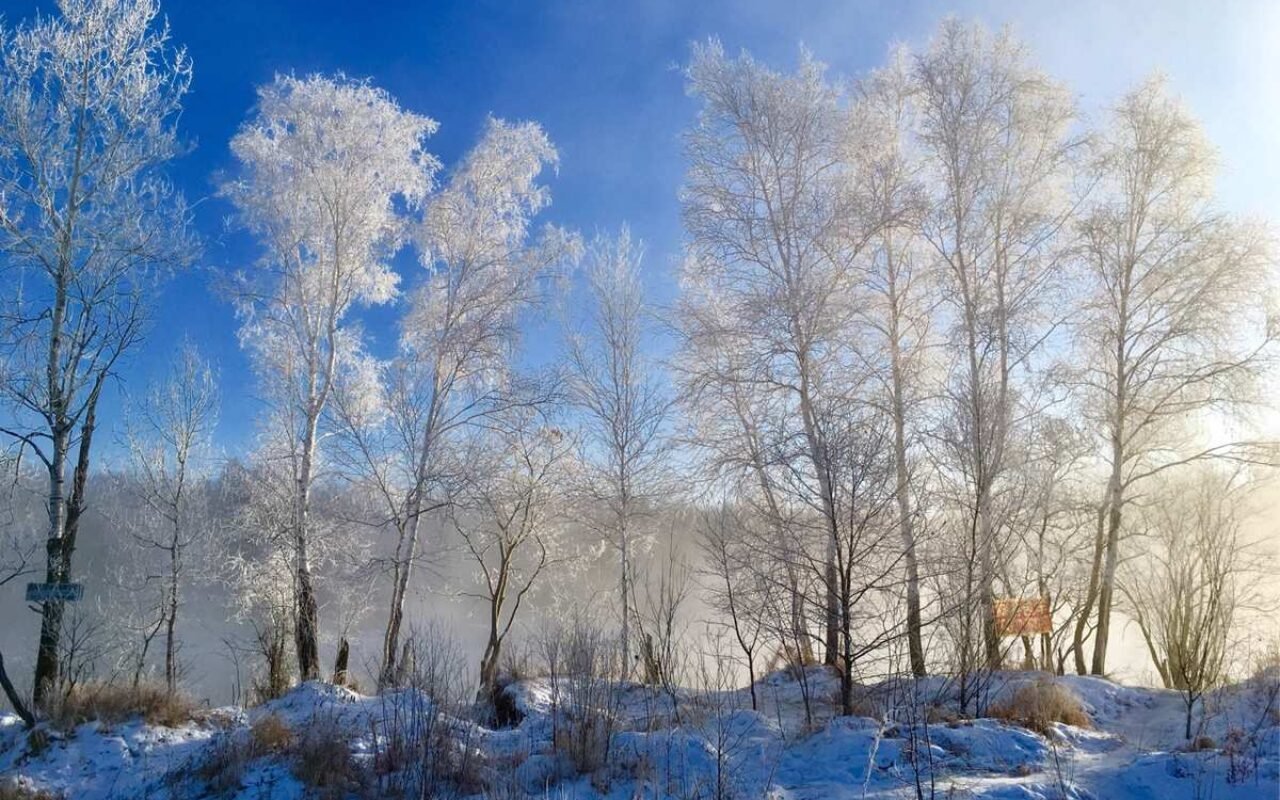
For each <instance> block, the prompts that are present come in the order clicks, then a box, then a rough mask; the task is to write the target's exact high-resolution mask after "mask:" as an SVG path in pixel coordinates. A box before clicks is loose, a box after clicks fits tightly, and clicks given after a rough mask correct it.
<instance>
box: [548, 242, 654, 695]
mask: <svg viewBox="0 0 1280 800" xmlns="http://www.w3.org/2000/svg"><path fill="white" fill-rule="evenodd" d="M642 253H643V248H642V247H641V245H640V243H638V242H633V241H632V239H631V234H630V232H629V231H628V230H627V229H626V228H624V229H623V230H622V232H621V233H620V234H619V235H618V237H617V238H616V239H611V238H608V237H605V236H600V237H597V238H596V240H595V241H594V242H593V243H592V245H591V247H590V249H589V251H588V253H587V266H586V277H587V289H588V292H589V295H590V303H591V305H590V307H589V311H588V317H587V321H586V324H585V325H584V327H583V329H582V330H580V331H577V332H575V333H574V334H573V335H571V336H570V337H569V366H570V379H569V386H570V391H571V393H572V397H573V401H574V403H575V404H576V405H577V407H578V408H579V409H580V411H581V412H582V414H583V418H584V422H583V431H584V440H585V441H584V444H585V454H586V455H585V459H584V461H585V463H586V468H585V469H584V470H583V481H582V491H583V492H584V494H585V496H586V500H587V501H588V502H589V503H591V504H592V505H593V506H595V507H597V508H600V509H602V513H601V514H600V515H599V516H598V517H597V518H595V519H594V520H593V521H592V523H591V524H593V525H595V527H596V528H597V532H598V533H599V535H600V536H601V539H602V540H603V541H604V542H605V543H606V544H607V545H608V547H609V548H610V549H611V550H612V551H613V552H614V553H616V555H617V559H618V604H619V607H618V613H619V621H620V623H621V631H620V635H621V642H620V644H621V648H622V668H623V671H624V672H626V673H629V671H630V670H631V666H632V665H631V645H632V642H631V638H632V635H633V633H634V631H633V625H634V624H635V623H636V607H635V582H636V566H635V558H636V556H637V548H638V547H639V545H640V544H641V543H642V541H643V539H644V536H645V531H644V526H643V522H644V520H645V518H646V516H648V515H650V514H651V513H652V511H653V509H652V504H653V502H654V501H655V500H657V499H658V498H659V497H660V496H661V492H662V489H663V486H664V478H665V477H666V470H667V468H668V466H667V464H666V463H665V461H666V458H667V457H668V455H669V454H670V448H669V442H668V439H667V437H666V433H667V431H666V425H667V421H668V417H669V412H670V409H671V400H670V398H669V397H668V395H667V393H666V391H665V388H664V385H663V383H662V380H661V377H660V376H659V374H658V372H657V369H656V366H655V364H654V361H653V359H652V357H651V356H650V355H649V353H648V351H647V346H646V344H647V343H646V335H647V332H648V325H647V318H646V315H647V314H648V313H649V312H648V309H647V308H646V306H645V300H644V291H643V287H642V286H641V285H640V260H641V256H642Z"/></svg>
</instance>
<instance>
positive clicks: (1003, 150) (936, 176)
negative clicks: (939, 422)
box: [914, 19, 1078, 666]
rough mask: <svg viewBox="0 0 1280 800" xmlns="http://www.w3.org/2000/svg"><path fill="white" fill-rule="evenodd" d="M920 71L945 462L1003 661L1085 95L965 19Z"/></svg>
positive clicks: (938, 41)
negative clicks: (1037, 397) (1020, 486)
mask: <svg viewBox="0 0 1280 800" xmlns="http://www.w3.org/2000/svg"><path fill="white" fill-rule="evenodd" d="M914 72H915V78H916V81H917V82H918V84H919V87H920V90H919V100H918V102H919V114H920V126H919V130H920V143H921V148H922V151H923V154H924V157H925V159H926V165H927V168H928V176H929V182H930V186H931V199H932V209H931V211H930V213H929V214H928V216H927V217H926V219H925V223H924V225H923V231H922V233H923V235H924V237H925V239H926V240H927V241H928V242H929V244H930V245H931V246H932V249H933V251H934V253H935V254H936V255H937V257H938V258H939V260H940V261H941V268H942V270H943V273H944V276H945V286H946V293H945V296H946V297H947V298H948V300H949V304H948V307H949V310H950V318H949V319H950V321H951V323H952V324H951V330H950V333H951V336H950V340H949V342H950V346H949V348H948V352H949V354H950V356H951V358H950V359H949V361H950V373H951V374H950V379H949V381H948V385H947V388H946V391H945V395H946V398H945V402H946V403H947V405H948V411H947V413H948V418H949V421H948V424H947V425H946V426H944V430H943V433H942V439H943V441H944V444H945V447H946V450H948V451H949V455H948V461H949V466H950V468H949V469H948V470H947V471H946V474H948V475H950V476H952V477H953V478H954V481H953V482H954V483H955V485H956V487H957V488H956V491H955V493H954V494H955V497H956V505H957V506H958V507H959V508H960V509H962V512H961V513H960V514H959V515H958V517H957V519H958V520H959V522H958V525H959V527H960V528H962V529H963V531H962V533H961V534H960V538H963V539H965V540H966V541H968V542H969V545H968V547H969V548H970V549H971V550H972V551H973V552H972V554H971V556H972V557H971V558H970V559H967V560H966V563H970V562H972V568H973V576H972V578H973V579H972V580H971V581H966V585H967V586H970V587H971V590H972V593H973V594H974V597H973V598H971V604H972V605H973V606H974V607H975V611H976V614H977V616H978V618H979V625H980V628H981V631H980V635H979V636H980V639H979V636H975V637H974V638H975V640H980V641H981V648H980V649H981V652H982V660H983V661H984V662H985V663H986V664H987V665H991V666H995V665H998V664H999V661H1000V655H1001V654H1000V641H999V637H998V635H997V633H996V628H995V614H994V599H995V588H996V586H995V584H996V576H997V571H998V565H997V563H996V562H997V556H998V551H999V542H1000V541H1002V540H1003V539H1004V538H1006V537H1007V534H1008V531H1007V530H1005V529H1004V527H1005V526H1004V525H1003V524H1002V518H1003V517H1004V515H1003V514H1002V512H1001V510H1000V508H999V505H1000V502H1001V500H1000V495H1001V492H1002V491H1003V489H1004V487H1005V485H1006V484H1007V480H1008V477H1009V474H1010V467H1011V464H1012V459H1013V452H1014V450H1015V441H1016V439H1017V437H1018V435H1019V434H1018V430H1017V428H1018V425H1019V422H1020V420H1022V419H1025V417H1026V414H1025V410H1024V408H1025V403H1026V400H1027V396H1028V395H1027V393H1026V392H1025V391H1024V390H1025V389H1026V386H1025V384H1023V385H1021V386H1020V385H1019V380H1018V379H1019V375H1021V374H1025V372H1026V371H1027V370H1028V369H1029V367H1030V366H1032V361H1031V359H1032V358H1033V356H1034V355H1035V354H1036V353H1037V352H1038V351H1040V349H1041V346H1042V345H1043V344H1044V342H1045V340H1046V337H1047V332H1048V331H1049V330H1051V327H1049V326H1047V325H1046V322H1047V320H1046V316H1045V314H1044V310H1045V307H1046V306H1045V301H1046V300H1047V298H1048V296H1049V294H1048V291H1047V289H1048V288H1049V287H1050V285H1051V282H1052V281H1053V280H1054V279H1055V278H1056V277H1057V276H1058V272H1059V270H1058V268H1059V266H1060V265H1061V264H1062V263H1063V256H1064V252H1065V248H1064V247H1063V244H1064V243H1063V237H1062V236H1061V235H1060V234H1061V233H1062V232H1063V230H1064V229H1065V227H1066V226H1067V224H1068V223H1069V220H1070V218H1071V212H1072V210H1073V209H1072V205H1071V203H1070V202H1068V200H1069V199H1070V195H1069V193H1068V192H1067V191H1066V189H1067V188H1068V185H1069V184H1068V180H1069V178H1070V176H1071V174H1072V173H1071V166H1072V155H1073V153H1075V152H1076V151H1077V150H1078V146H1077V145H1078V140H1076V139H1073V138H1071V137H1070V136H1069V129H1070V126H1071V124H1072V122H1073V120H1074V118H1075V105H1074V101H1073V99H1072V97H1071V94H1070V92H1068V91H1067V89H1066V88H1065V87H1063V86H1061V85H1060V84H1058V83H1056V82H1054V81H1052V80H1051V79H1049V78H1048V77H1047V76H1046V75H1044V74H1043V73H1042V72H1040V71H1039V70H1038V69H1036V68H1035V67H1034V66H1033V65H1032V64H1031V63H1030V58H1029V55H1028V53H1027V51H1026V49H1025V48H1024V47H1023V46H1022V45H1021V44H1019V43H1018V42H1017V41H1015V40H1014V39H1013V38H1012V37H1011V36H1010V35H1009V34H1008V33H1007V32H1006V33H1001V34H998V35H995V36H993V35H991V34H989V33H987V32H986V31H985V30H983V29H982V28H980V27H974V26H969V25H966V24H964V23H961V22H960V21H958V20H954V19H952V20H948V21H946V22H944V23H943V25H942V27H941V30H940V31H939V33H938V34H937V36H936V37H935V38H934V40H933V42H932V43H931V44H930V46H929V47H928V49H927V50H926V51H925V52H923V53H921V54H920V55H919V56H917V58H916V62H915V69H914ZM969 591H970V590H966V594H967V593H969ZM965 602H966V604H970V600H969V599H966V601H965ZM964 630H965V631H968V630H969V625H968V623H966V625H965V626H964ZM965 636H966V637H967V636H968V634H967V633H966V634H965Z"/></svg>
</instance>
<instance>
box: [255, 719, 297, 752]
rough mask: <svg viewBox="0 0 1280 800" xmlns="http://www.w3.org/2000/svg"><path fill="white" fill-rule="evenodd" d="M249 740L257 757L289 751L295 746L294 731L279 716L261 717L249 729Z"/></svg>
mask: <svg viewBox="0 0 1280 800" xmlns="http://www.w3.org/2000/svg"><path fill="white" fill-rule="evenodd" d="M249 740H250V743H251V746H252V749H253V751H254V753H255V754H256V755H267V754H269V753H279V752H283V751H285V750H288V749H289V747H290V745H292V744H293V731H292V730H290V728H289V726H288V724H286V723H285V721H284V720H283V719H281V718H280V715H279V714H267V715H266V716H265V717H260V718H259V719H258V721H257V722H255V723H253V727H251V728H250V729H249Z"/></svg>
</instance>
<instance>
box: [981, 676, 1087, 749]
mask: <svg viewBox="0 0 1280 800" xmlns="http://www.w3.org/2000/svg"><path fill="white" fill-rule="evenodd" d="M990 714H991V716H992V717H995V718H996V719H1002V720H1006V721H1008V722H1013V723H1016V724H1018V725H1021V726H1023V727H1025V728H1029V729H1030V730H1033V731H1036V732H1037V733H1041V734H1044V735H1046V736H1047V735H1049V734H1050V733H1051V732H1052V730H1053V723H1055V722H1061V723H1063V724H1066V725H1073V726H1075V727H1077V728H1089V727H1092V726H1093V722H1092V721H1091V720H1090V719H1089V715H1088V714H1087V713H1085V710H1084V707H1083V706H1082V705H1081V704H1080V698H1078V697H1076V695H1075V693H1073V692H1072V691H1071V690H1069V689H1067V688H1066V687H1064V686H1062V685H1060V684H1057V683H1054V682H1053V681H1047V680H1041V681H1036V682H1035V683H1029V684H1026V685H1024V686H1020V687H1018V689H1017V691H1015V692H1014V693H1013V695H1012V696H1011V697H1009V698H1007V699H1005V700H1002V701H999V702H997V703H996V704H995V705H993V706H992V707H991V711H990Z"/></svg>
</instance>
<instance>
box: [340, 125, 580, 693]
mask: <svg viewBox="0 0 1280 800" xmlns="http://www.w3.org/2000/svg"><path fill="white" fill-rule="evenodd" d="M556 163H557V154H556V151H555V148H554V147H553V146H552V144H551V142H550V140H549V139H548V138H547V136H546V134H545V133H544V132H543V130H542V128H541V127H539V126H538V125H537V124H535V123H531V122H525V123H508V122H504V121H502V120H497V119H491V120H489V122H488V124H487V126H486V128H485V132H484V136H483V137H482V139H481V140H480V142H479V143H478V144H477V145H476V146H475V148H473V149H472V151H471V152H470V153H468V155H467V156H466V158H464V159H463V161H462V162H461V163H460V164H459V165H458V166H457V167H456V168H455V169H454V170H453V173H452V175H451V176H450V178H449V182H448V184H447V185H446V186H445V187H444V188H442V189H441V190H440V191H439V192H438V193H437V194H436V195H435V196H434V197H433V198H432V199H431V202H430V203H429V205H428V206H427V208H426V211H425V213H424V215H423V219H422V221H421V224H420V225H418V226H416V227H415V228H414V230H413V237H414V241H415V242H416V243H417V246H418V253H419V258H420V261H421V263H422V265H423V267H424V268H425V269H426V272H427V274H426V278H425V280H424V281H423V283H422V284H421V285H420V286H419V287H418V288H416V289H415V290H414V291H413V292H412V293H411V295H410V297H409V306H408V309H407V310H406V312H405V316H404V318H403V320H402V321H401V325H400V347H399V352H398V353H397V355H396V356H395V357H394V358H393V359H392V360H391V361H390V362H389V363H386V364H373V363H369V362H366V363H365V364H364V365H363V366H362V367H361V368H360V370H354V371H353V373H354V377H355V380H348V379H346V378H344V380H343V381H342V382H341V391H340V393H339V402H338V404H337V413H338V416H339V417H340V418H341V422H342V425H341V426H340V430H341V447H340V451H341V459H342V464H343V468H344V471H345V472H347V473H348V474H350V475H352V476H355V479H356V480H357V481H359V482H360V483H361V484H362V485H364V486H366V487H368V488H369V489H371V490H372V492H371V494H372V497H373V498H375V499H374V503H375V504H376V506H377V510H376V513H375V518H376V519H378V520H379V521H380V524H382V525H385V526H386V527H388V528H390V529H392V531H393V533H394V536H395V548H394V552H393V554H392V557H391V559H390V573H391V575H390V577H391V587H390V589H391V592H390V605H389V609H388V614H387V623H386V630H385V634H384V636H383V649H382V659H381V666H380V678H379V683H380V685H383V686H386V685H389V684H390V683H392V682H393V681H394V680H395V676H396V675H397V674H398V672H397V669H396V658H397V656H398V654H399V647H400V632H401V628H402V625H403V620H404V603H405V597H406V594H407V592H408V590H409V586H410V578H411V576H412V574H413V570H414V566H415V563H416V561H417V559H418V551H419V538H420V531H421V527H422V520H423V517H424V516H425V515H428V514H431V513H432V512H435V511H438V510H440V509H442V508H443V507H445V505H447V503H448V501H449V497H450V495H451V492H452V489H453V487H454V486H456V484H457V480H456V479H457V477H458V476H457V470H456V466H457V465H456V463H455V462H456V459H455V458H454V457H453V454H452V453H451V451H450V442H451V440H452V439H453V438H454V437H455V436H457V435H458V434H459V433H460V432H461V431H463V430H464V429H466V428H467V427H468V426H469V425H470V424H471V423H472V422H474V421H476V420H478V419H481V418H483V417H484V416H486V415H488V414H493V413H499V412H501V411H502V410H503V409H506V408H509V407H511V406H522V405H527V404H530V403H535V402H536V401H537V395H538V394H539V392H538V389H537V387H529V386H520V385H519V384H521V383H522V381H521V379H520V378H519V376H516V375H514V374H513V372H512V358H513V353H514V351H515V349H516V346H517V344H518V342H519V321H520V318H521V314H522V312H525V311H527V310H528V309H530V308H531V307H533V306H534V305H535V304H536V303H538V301H539V300H540V298H541V297H542V295H543V291H544V288H545V284H546V282H547V281H548V280H550V279H552V278H554V277H555V276H556V274H557V272H558V270H559V268H560V267H561V266H563V265H565V264H568V263H570V262H572V260H573V259H574V258H576V256H577V253H578V251H579V246H578V241H577V239H576V237H574V236H573V235H571V234H569V233H567V232H565V231H563V230H561V229H559V228H556V227H554V226H550V225H548V226H546V227H545V228H544V229H543V230H542V231H540V232H538V233H536V234H535V233H533V232H532V231H531V228H532V226H533V218H534V217H536V216H537V215H538V213H539V212H541V211H542V210H543V209H544V208H546V206H547V205H548V204H549V203H550V202H551V194H550V192H549V190H548V189H547V187H546V186H545V185H544V184H543V183H541V181H540V178H541V176H542V174H543V172H544V170H546V169H547V168H548V167H554V166H555V165H556ZM361 371H363V372H364V373H365V376H364V377H361V376H360V374H359V373H360V372H361ZM370 378H372V379H370ZM526 389H530V390H531V391H525V390H526Z"/></svg>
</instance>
